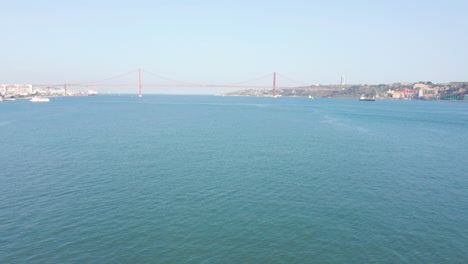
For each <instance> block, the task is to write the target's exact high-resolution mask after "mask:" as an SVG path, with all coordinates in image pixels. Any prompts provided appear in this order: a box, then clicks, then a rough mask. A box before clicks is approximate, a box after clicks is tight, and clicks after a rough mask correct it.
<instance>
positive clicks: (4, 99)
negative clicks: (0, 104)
mask: <svg viewBox="0 0 468 264" xmlns="http://www.w3.org/2000/svg"><path fill="white" fill-rule="evenodd" d="M3 101H16V97H14V96H8V97H5V98H3Z"/></svg>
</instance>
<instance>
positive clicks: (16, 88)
mask: <svg viewBox="0 0 468 264" xmlns="http://www.w3.org/2000/svg"><path fill="white" fill-rule="evenodd" d="M32 91H33V90H32V84H0V93H1V94H3V95H29V94H32Z"/></svg>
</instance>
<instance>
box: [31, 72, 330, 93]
mask: <svg viewBox="0 0 468 264" xmlns="http://www.w3.org/2000/svg"><path fill="white" fill-rule="evenodd" d="M142 73H145V74H148V75H151V76H153V77H157V78H158V79H160V80H164V81H169V82H170V83H169V84H167V83H166V84H162V83H143V81H142ZM134 74H137V75H138V82H134V83H130V84H129V83H122V82H114V83H108V82H109V81H112V80H117V79H121V78H122V77H125V76H131V75H134ZM268 77H270V78H272V85H248V84H249V83H253V82H256V81H259V80H265V79H266V78H268ZM277 77H280V78H282V79H285V80H287V81H289V82H292V83H295V84H297V85H298V86H277ZM38 86H43V87H63V88H64V89H65V94H66V93H67V88H70V87H86V88H89V87H93V88H94V87H102V88H104V87H138V96H139V97H142V95H143V88H150V87H165V88H170V87H174V88H177V87H184V88H187V87H195V88H241V89H272V91H273V97H276V96H277V90H279V89H307V90H311V91H330V92H331V91H337V90H338V88H333V87H324V86H311V85H310V84H306V83H304V82H299V81H295V80H293V79H291V78H288V77H286V76H284V75H281V74H279V73H276V72H274V73H269V74H266V75H264V76H260V77H257V78H253V79H250V80H247V81H243V82H236V83H229V84H199V83H189V82H182V81H178V80H174V79H171V78H167V77H163V76H160V75H158V74H155V73H152V72H150V71H146V70H143V69H137V70H133V71H130V72H126V73H123V74H119V75H116V76H112V77H109V78H105V79H100V80H94V81H90V82H80V83H64V84H53V85H38Z"/></svg>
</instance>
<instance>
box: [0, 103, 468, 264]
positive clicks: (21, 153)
mask: <svg viewBox="0 0 468 264" xmlns="http://www.w3.org/2000/svg"><path fill="white" fill-rule="evenodd" d="M467 132H468V104H467V103H459V102H418V101H384V100H380V101H376V102H359V101H358V100H348V99H314V100H309V99H304V98H278V99H276V100H274V99H272V98H242V97H215V96H156V95H154V96H146V97H144V98H140V99H139V98H135V97H131V96H96V97H69V98H51V101H50V103H46V104H32V103H29V102H28V101H26V100H18V101H15V102H4V103H0V135H1V137H0V160H1V164H2V168H1V170H0V245H1V246H0V263H468V246H467V245H468V233H467V230H468V194H467V187H468V177H467V175H468V159H467V157H468V139H467Z"/></svg>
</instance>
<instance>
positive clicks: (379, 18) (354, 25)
mask: <svg viewBox="0 0 468 264" xmlns="http://www.w3.org/2000/svg"><path fill="white" fill-rule="evenodd" d="M0 3H1V4H0V10H1V13H2V15H1V21H2V22H1V23H0V32H1V36H2V41H0V52H1V62H2V63H1V64H0V83H64V82H68V83H72V82H82V81H88V80H95V79H102V78H106V77H110V76H114V75H118V74H120V73H124V72H128V71H132V70H136V69H138V68H143V69H146V70H148V71H151V72H154V73H157V74H159V75H162V76H165V77H169V78H172V79H176V80H180V81H185V82H193V83H206V84H211V83H233V82H240V81H244V80H248V79H251V78H254V77H257V76H262V75H265V74H268V73H271V72H279V73H281V74H283V75H285V76H288V77H289V78H293V79H295V80H299V81H302V82H305V83H310V84H319V83H320V84H338V83H339V81H340V76H341V75H342V74H344V75H345V76H346V79H347V82H348V83H369V84H378V83H392V82H416V81H421V80H424V81H429V80H430V81H433V82H449V81H468V63H467V62H468V18H467V17H466V14H467V13H468V1H461V0H460V1H455V0H445V1H438V0H437V1H431V0H425V1H420V0H413V1H410V0H404V1H403V0H393V1H379V0H374V1H364V0H361V1H352V0H350V1H336V0H327V1H313V0H309V1H299V0H288V1H275V0H270V1H262V0H251V1H247V0H246V1H243V0H236V1H234V0H233V1H223V0H216V1H215V0H207V1H203V0H198V1H180V0H172V1H169V0H168V1H157V0H153V1H138V0H134V1H117V0H105V1H99V0H92V1H85V0H80V1H65V0H57V1H53V0H51V1H44V0H42V1H41V0H29V1H22V0H15V1H11V0H8V1H7V0H0ZM132 78H133V79H135V78H137V76H136V75H134V76H132ZM145 78H146V80H148V78H149V77H147V76H145ZM133 79H132V80H133ZM279 81H280V80H279ZM151 82H152V83H157V79H152V80H151ZM264 83H271V79H266V80H265V81H264ZM285 84H286V83H285ZM288 84H289V83H288Z"/></svg>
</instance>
